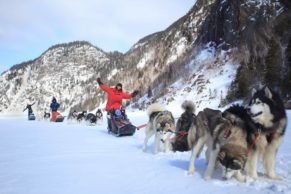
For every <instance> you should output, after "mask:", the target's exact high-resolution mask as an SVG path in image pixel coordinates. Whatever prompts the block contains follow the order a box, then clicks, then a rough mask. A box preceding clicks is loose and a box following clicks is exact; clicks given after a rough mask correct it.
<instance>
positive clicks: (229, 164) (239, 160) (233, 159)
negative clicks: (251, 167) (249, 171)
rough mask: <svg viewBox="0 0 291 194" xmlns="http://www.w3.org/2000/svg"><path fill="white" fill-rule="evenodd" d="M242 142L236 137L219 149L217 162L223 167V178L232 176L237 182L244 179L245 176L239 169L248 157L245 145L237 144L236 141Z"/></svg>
mask: <svg viewBox="0 0 291 194" xmlns="http://www.w3.org/2000/svg"><path fill="white" fill-rule="evenodd" d="M232 137H235V136H232ZM243 142H244V141H241V139H237V140H235V141H234V142H231V141H230V143H227V144H225V145H224V146H222V147H221V149H220V152H219V154H218V158H217V163H218V165H219V166H220V167H221V168H222V169H223V178H224V179H226V180H228V179H230V178H232V177H234V178H236V179H237V180H238V181H239V182H245V181H246V177H245V176H244V175H242V174H241V169H243V168H244V166H245V164H246V161H247V158H248V156H247V151H246V147H245V145H238V143H243ZM243 144H244V143H243Z"/></svg>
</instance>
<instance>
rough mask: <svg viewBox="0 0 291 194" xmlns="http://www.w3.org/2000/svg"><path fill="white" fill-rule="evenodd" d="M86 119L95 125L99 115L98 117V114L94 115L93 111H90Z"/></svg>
mask: <svg viewBox="0 0 291 194" xmlns="http://www.w3.org/2000/svg"><path fill="white" fill-rule="evenodd" d="M85 120H86V121H87V122H88V123H89V124H91V125H94V124H96V122H97V117H96V115H94V114H93V113H88V114H87V115H86V118H85Z"/></svg>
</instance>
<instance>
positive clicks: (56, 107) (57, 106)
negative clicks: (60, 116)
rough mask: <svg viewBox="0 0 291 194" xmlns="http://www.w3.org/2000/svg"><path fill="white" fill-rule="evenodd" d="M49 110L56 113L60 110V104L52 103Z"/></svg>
mask: <svg viewBox="0 0 291 194" xmlns="http://www.w3.org/2000/svg"><path fill="white" fill-rule="evenodd" d="M50 107H51V109H52V112H56V111H58V108H60V104H59V103H57V102H56V101H53V102H52V103H51V106H50Z"/></svg>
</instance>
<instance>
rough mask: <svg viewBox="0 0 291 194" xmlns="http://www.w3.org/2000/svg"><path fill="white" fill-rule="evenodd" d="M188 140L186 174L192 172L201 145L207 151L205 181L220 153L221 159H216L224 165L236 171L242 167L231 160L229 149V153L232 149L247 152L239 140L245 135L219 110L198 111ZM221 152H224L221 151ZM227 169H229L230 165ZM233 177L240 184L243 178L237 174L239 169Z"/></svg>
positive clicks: (238, 162) (238, 161)
mask: <svg viewBox="0 0 291 194" xmlns="http://www.w3.org/2000/svg"><path fill="white" fill-rule="evenodd" d="M187 138H188V139H187V141H188V144H189V147H190V148H191V151H192V153H191V158H190V161H189V168H188V174H193V173H194V171H195V166H194V162H195V159H196V158H197V156H198V155H199V153H200V152H201V149H202V148H203V146H204V145H207V147H208V149H207V152H206V161H207V162H208V164H207V169H206V172H205V174H204V179H206V180H208V179H210V178H211V176H212V173H213V170H214V167H215V164H216V162H217V160H218V155H219V154H220V155H221V154H222V153H224V156H223V158H221V160H218V161H220V162H221V164H222V165H224V166H227V165H228V164H232V165H233V166H234V167H235V168H238V169H240V168H241V167H240V166H243V165H244V164H243V163H244V162H243V161H240V160H236V158H230V157H229V156H230V152H229V151H228V150H231V149H232V148H235V149H236V150H237V151H238V150H239V149H241V150H246V148H247V145H246V143H244V141H241V139H242V138H243V139H245V138H246V133H245V132H244V131H243V130H242V129H240V128H238V127H236V126H235V125H233V123H232V122H231V119H228V118H224V117H223V116H222V112H221V111H219V110H213V109H209V108H206V109H204V110H203V111H200V112H199V113H198V115H197V117H196V119H195V121H194V124H193V125H192V127H191V128H190V130H189V132H188V136H187ZM233 145H235V146H233ZM221 150H224V151H223V152H221ZM225 161H226V163H225ZM229 166H230V167H232V166H231V165H229ZM237 166H239V167H237ZM233 175H234V176H236V178H237V179H238V180H239V181H243V179H244V178H243V176H242V175H241V174H240V170H236V171H235V172H234V173H233Z"/></svg>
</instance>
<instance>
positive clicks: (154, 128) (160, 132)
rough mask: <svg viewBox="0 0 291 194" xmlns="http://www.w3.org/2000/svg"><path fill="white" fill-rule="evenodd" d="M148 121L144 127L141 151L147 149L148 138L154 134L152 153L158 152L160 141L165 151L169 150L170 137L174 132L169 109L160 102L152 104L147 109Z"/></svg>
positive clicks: (173, 123)
mask: <svg viewBox="0 0 291 194" xmlns="http://www.w3.org/2000/svg"><path fill="white" fill-rule="evenodd" d="M147 114H148V117H149V121H148V123H147V126H146V129H145V139H144V145H143V151H144V152H145V151H147V143H148V140H149V139H150V138H151V137H152V136H153V135H155V141H154V148H153V153H154V154H156V153H158V152H160V142H161V141H162V142H163V143H164V147H165V152H169V151H171V143H170V138H171V136H172V135H173V134H174V133H175V120H174V117H173V115H172V113H171V112H170V111H167V110H166V109H165V108H164V107H162V106H161V105H160V104H152V105H150V106H149V107H148V109H147Z"/></svg>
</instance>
